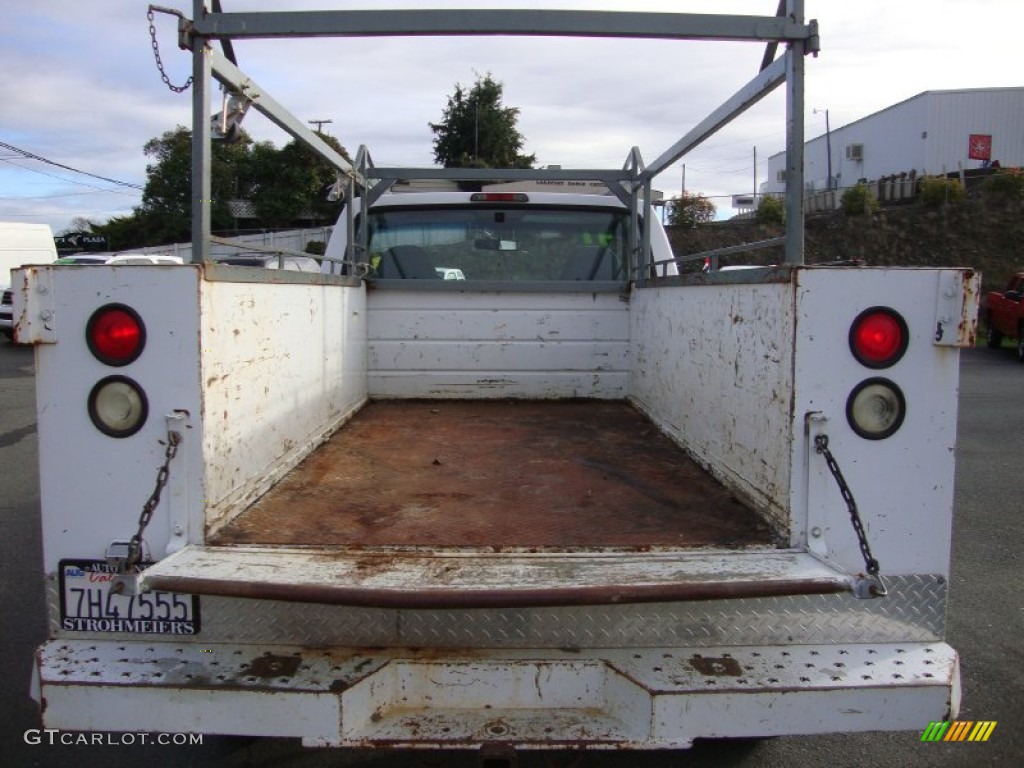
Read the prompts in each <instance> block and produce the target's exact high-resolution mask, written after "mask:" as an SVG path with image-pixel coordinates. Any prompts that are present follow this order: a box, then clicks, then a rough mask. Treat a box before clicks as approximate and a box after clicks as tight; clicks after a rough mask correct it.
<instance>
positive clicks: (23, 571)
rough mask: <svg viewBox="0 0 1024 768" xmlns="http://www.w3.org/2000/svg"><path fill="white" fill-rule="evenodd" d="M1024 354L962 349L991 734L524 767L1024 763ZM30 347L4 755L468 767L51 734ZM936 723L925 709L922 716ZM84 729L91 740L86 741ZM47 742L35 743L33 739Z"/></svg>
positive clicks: (430, 756) (7, 447)
mask: <svg viewBox="0 0 1024 768" xmlns="http://www.w3.org/2000/svg"><path fill="white" fill-rule="evenodd" d="M1022 392H1024V366H1022V365H1021V364H1020V363H1018V362H1017V361H1016V359H1015V357H1014V354H1013V351H1012V350H1009V349H1004V350H988V349H973V350H969V351H966V352H965V353H964V354H963V355H962V357H961V393H960V421H959V425H960V426H959V429H960V432H959V441H958V448H957V489H956V510H955V529H954V537H953V572H952V582H951V589H950V600H949V614H948V627H947V629H948V632H947V641H948V642H949V643H950V644H951V645H952V646H953V647H954V648H956V649H957V650H958V651H959V652H960V656H961V669H962V676H963V708H962V711H961V713H960V719H962V720H995V721H997V726H996V728H995V730H994V731H993V733H992V736H991V738H990V740H989V741H988V742H986V743H922V742H921V741H920V732H900V733H858V734H835V735H829V736H815V737H786V738H778V739H769V740H764V741H740V742H729V743H723V742H710V743H699V744H697V745H696V746H695V747H694V748H693V749H691V750H688V751H685V752H675V753H659V752H643V753H617V752H589V753H583V754H569V753H560V752H533V753H522V754H521V755H520V756H519V765H520V766H521V768H533V767H537V768H541V767H542V766H543V767H544V768H551V767H553V766H559V767H562V768H569V766H572V768H627V767H628V768H637V767H638V766H639V767H640V768H668V767H669V766H695V767H701V766H724V767H730V766H743V767H746V766H758V767H759V768H812V767H817V766H827V767H828V768H844V767H845V766H849V767H850V768H866V767H867V766H939V767H940V768H943V767H948V766H1006V767H1007V768H1010V767H1011V766H1019V765H1021V764H1024V734H1022V730H1024V729H1022V726H1024V640H1022V639H1024V596H1022V595H1024V592H1022V590H1021V588H1020V584H1021V569H1022V565H1024V558H1022V556H1021V555H1022V549H1024V537H1022V528H1024V522H1022V519H1024V516H1022V513H1024V472H1022V471H1021V459H1022V457H1024V455H1022V451H1024V439H1022V435H1024V397H1022V396H1021V395H1022ZM37 453H38V448H37V440H36V431H35V397H34V378H33V356H32V350H31V349H27V348H22V347H15V346H11V345H7V344H5V343H3V342H0V526H2V527H0V532H2V533H0V564H2V565H0V567H2V569H3V570H2V574H3V577H2V579H0V610H2V620H0V626H2V627H3V630H2V642H3V646H2V652H3V658H4V659H6V664H5V667H4V674H3V675H0V765H4V766H43V767H49V766H54V767H56V766H71V765H73V766H76V768H90V767H91V766H103V768H108V767H109V766H111V765H122V764H124V765H129V764H133V765H152V766H182V767H184V766H191V767H195V768H205V766H229V767H232V766H239V767H241V766H261V767H264V766H265V767H267V768H269V767H271V766H273V767H274V768H283V767H284V766H288V767H289V768H291V767H295V768H321V767H322V766H350V767H351V768H400V767H404V766H411V767H413V768H470V766H477V765H479V759H478V756H477V755H475V754H472V753H466V752H402V753H387V752H375V751H361V750H355V751H351V750H345V751H340V750H315V749H304V748H302V747H301V745H299V744H298V743H297V742H295V741H291V740H284V739H266V740H261V739H242V738H224V737H205V738H204V739H203V743H202V745H186V746H159V745H139V744H135V745H130V746H125V745H122V744H117V745H111V744H94V743H92V742H91V741H90V740H89V738H88V737H85V739H84V740H83V739H76V742H77V743H75V744H71V745H65V744H61V743H59V741H57V743H52V744H51V743H49V741H50V739H51V738H53V737H50V736H49V735H48V734H44V733H38V730H37V729H39V728H40V725H39V714H38V708H37V706H36V704H35V703H34V702H33V701H31V699H29V697H28V688H29V678H30V671H31V667H32V653H33V649H34V648H35V647H36V646H37V645H38V644H39V643H40V642H42V641H43V640H44V639H45V636H46V619H45V608H44V599H43V583H42V575H41V573H40V565H39V564H40V563H41V561H42V551H41V541H40V532H39V518H38V514H39V481H38V473H37V468H36V467H37ZM926 725H927V723H924V722H922V724H921V726H922V729H923V728H924V727H925V726H926ZM83 741H85V742H87V743H83ZM33 742H38V743H33Z"/></svg>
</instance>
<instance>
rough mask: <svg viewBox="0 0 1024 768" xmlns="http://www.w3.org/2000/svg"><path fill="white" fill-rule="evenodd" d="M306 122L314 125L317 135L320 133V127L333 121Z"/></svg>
mask: <svg viewBox="0 0 1024 768" xmlns="http://www.w3.org/2000/svg"><path fill="white" fill-rule="evenodd" d="M306 122H307V123H309V124H310V125H315V126H316V132H317V133H321V132H322V127H323V126H324V125H325V124H327V123H333V122H334V121H333V120H307V121H306Z"/></svg>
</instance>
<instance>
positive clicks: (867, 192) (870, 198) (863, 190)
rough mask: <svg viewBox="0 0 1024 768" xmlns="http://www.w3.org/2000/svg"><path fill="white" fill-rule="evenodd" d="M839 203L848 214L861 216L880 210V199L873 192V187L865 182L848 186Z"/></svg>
mask: <svg viewBox="0 0 1024 768" xmlns="http://www.w3.org/2000/svg"><path fill="white" fill-rule="evenodd" d="M839 203H840V205H841V206H842V209H843V213H845V214H846V215H847V216H860V215H862V214H865V213H873V212H874V211H877V210H878V200H877V199H875V196H874V195H873V194H872V193H871V188H870V187H868V185H867V184H865V183H863V182H860V183H858V184H857V186H855V187H849V188H847V190H846V191H845V192H843V196H842V198H841V199H840V201H839Z"/></svg>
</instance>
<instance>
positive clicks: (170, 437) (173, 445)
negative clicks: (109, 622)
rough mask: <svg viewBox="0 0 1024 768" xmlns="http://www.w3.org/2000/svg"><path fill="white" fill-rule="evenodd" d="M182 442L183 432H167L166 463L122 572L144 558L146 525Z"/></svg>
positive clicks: (158, 471) (143, 509)
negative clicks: (143, 540) (143, 546)
mask: <svg viewBox="0 0 1024 768" xmlns="http://www.w3.org/2000/svg"><path fill="white" fill-rule="evenodd" d="M180 444H181V433H180V432H175V431H174V430H173V429H172V430H168V432H167V448H166V449H165V450H164V463H163V464H162V465H161V466H160V468H159V469H158V470H157V472H156V487H155V488H154V489H153V493H151V494H150V496H149V498H148V499H147V500H146V503H145V504H143V505H142V514H141V515H139V529H138V530H137V531H136V532H135V534H134V535H133V536H132V537H131V539H130V540H129V541H128V556H127V557H126V558H125V560H124V562H123V563H122V564H121V566H120V567H119V569H118V570H119V572H120V573H131V572H132V569H133V568H135V566H136V565H138V564H139V562H141V560H142V543H143V542H142V536H143V534H144V533H145V532H146V526H148V525H149V521H150V520H152V519H153V513H154V512H155V511H156V508H157V505H158V504H159V503H160V494H161V493H162V492H163V490H164V488H165V487H166V485H167V480H168V478H170V476H171V461H172V460H173V459H174V457H175V456H177V455H178V445H180Z"/></svg>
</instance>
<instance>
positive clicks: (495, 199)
mask: <svg viewBox="0 0 1024 768" xmlns="http://www.w3.org/2000/svg"><path fill="white" fill-rule="evenodd" d="M469 201H470V202H471V203H528V202H530V198H529V196H528V195H527V194H525V193H524V192H474V193H473V194H472V195H470V196H469Z"/></svg>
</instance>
